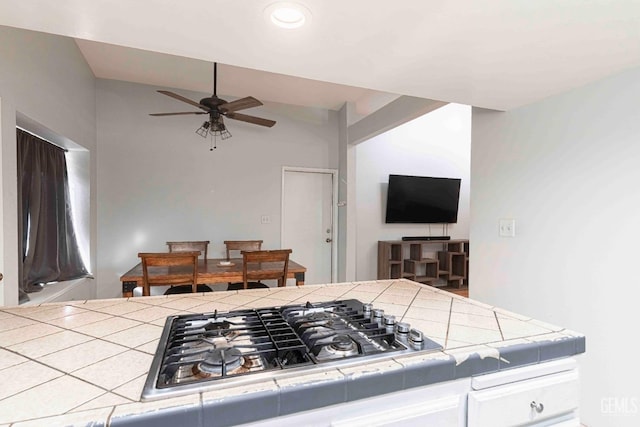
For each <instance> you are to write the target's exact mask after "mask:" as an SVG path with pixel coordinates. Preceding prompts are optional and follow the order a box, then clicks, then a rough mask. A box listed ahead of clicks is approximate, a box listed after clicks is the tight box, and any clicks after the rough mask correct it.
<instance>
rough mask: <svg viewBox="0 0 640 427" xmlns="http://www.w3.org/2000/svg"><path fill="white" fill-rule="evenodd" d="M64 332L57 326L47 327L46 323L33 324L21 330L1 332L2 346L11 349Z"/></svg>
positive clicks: (0, 344)
mask: <svg viewBox="0 0 640 427" xmlns="http://www.w3.org/2000/svg"><path fill="white" fill-rule="evenodd" d="M62 331H63V329H60V328H58V327H56V326H52V325H47V324H46V323H32V324H29V325H27V326H23V327H20V328H16V329H10V330H8V331H4V332H0V346H2V347H10V346H12V345H14V344H18V343H21V342H25V341H29V340H32V339H34V338H38V337H42V336H44V335H51V334H55V333H58V332H62Z"/></svg>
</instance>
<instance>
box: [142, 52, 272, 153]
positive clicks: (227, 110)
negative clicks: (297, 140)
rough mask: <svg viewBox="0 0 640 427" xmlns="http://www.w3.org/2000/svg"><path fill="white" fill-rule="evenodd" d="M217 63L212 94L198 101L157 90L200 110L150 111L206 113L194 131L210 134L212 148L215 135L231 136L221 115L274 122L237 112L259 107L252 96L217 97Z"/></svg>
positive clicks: (268, 123)
mask: <svg viewBox="0 0 640 427" xmlns="http://www.w3.org/2000/svg"><path fill="white" fill-rule="evenodd" d="M217 83H218V63H217V62H214V63H213V95H212V96H210V97H208V98H202V99H201V100H200V102H195V101H192V100H190V99H189V98H185V97H184V96H182V95H178V94H177V93H174V92H170V91H168V90H159V91H158V92H160V93H161V94H163V95H167V96H170V97H172V98H175V99H177V100H178V101H182V102H186V103H187V104H190V105H193V106H194V107H197V108H199V109H200V110H202V111H186V112H179V113H152V114H149V115H150V116H178V115H186V114H208V115H209V120H207V121H205V122H204V123H203V124H202V126H200V128H198V130H196V133H197V134H198V135H200V136H202V137H203V138H206V137H207V136H208V135H211V136H212V137H213V138H212V139H213V140H214V146H213V148H217V147H216V146H215V139H216V137H218V136H220V138H221V139H227V138H230V137H231V132H229V130H227V127H226V126H225V124H224V121H223V117H227V118H229V119H233V120H239V121H241V122H247V123H251V124H254V125H259V126H266V127H272V126H273V125H275V124H276V122H275V121H273V120H269V119H263V118H262V117H255V116H250V115H247V114H242V113H237V111H240V110H246V109H247V108H253V107H259V106H261V105H263V104H262V102H260V101H258V100H257V99H256V98H254V97H253V96H247V97H245V98H240V99H237V100H235V101H231V102H227V101H225V100H224V99H221V98H218V95H217V86H218V84H217Z"/></svg>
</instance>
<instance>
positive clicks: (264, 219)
mask: <svg viewBox="0 0 640 427" xmlns="http://www.w3.org/2000/svg"><path fill="white" fill-rule="evenodd" d="M260 224H271V217H270V216H269V215H262V216H261V217H260Z"/></svg>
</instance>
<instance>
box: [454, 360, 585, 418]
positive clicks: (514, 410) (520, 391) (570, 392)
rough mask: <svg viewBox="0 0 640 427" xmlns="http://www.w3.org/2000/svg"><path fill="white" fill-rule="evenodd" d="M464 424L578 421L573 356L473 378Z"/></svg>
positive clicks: (578, 393)
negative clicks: (465, 422)
mask: <svg viewBox="0 0 640 427" xmlns="http://www.w3.org/2000/svg"><path fill="white" fill-rule="evenodd" d="M472 388H473V390H472V391H470V392H469V398H468V418H467V423H468V427H484V426H491V427H500V426H552V425H556V426H558V425H562V426H570V425H579V424H580V423H579V421H578V420H579V417H578V405H579V396H580V390H579V377H578V370H577V368H576V366H575V360H573V359H564V360H562V361H557V362H549V363H546V364H540V365H535V366H531V367H526V368H521V369H514V370H513V371H504V372H498V373H495V374H489V375H483V376H480V377H477V378H474V380H473V381H472Z"/></svg>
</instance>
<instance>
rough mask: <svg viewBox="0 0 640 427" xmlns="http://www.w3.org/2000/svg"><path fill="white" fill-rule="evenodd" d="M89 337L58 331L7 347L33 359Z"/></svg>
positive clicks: (79, 342)
mask: <svg viewBox="0 0 640 427" xmlns="http://www.w3.org/2000/svg"><path fill="white" fill-rule="evenodd" d="M91 339H92V338H91V337H89V336H87V335H84V334H79V333H77V332H73V331H60V332H57V333H55V334H51V335H45V336H43V337H39V338H34V339H32V340H29V341H24V342H21V343H18V344H14V345H11V346H8V348H9V349H10V350H12V351H15V352H17V353H20V354H23V355H25V356H27V357H30V358H34V359H35V358H38V357H41V356H45V355H47V354H51V353H55V352H57V351H60V350H64V349H65V348H69V347H73V346H74V345H78V344H81V343H83V342H87V341H89V340H91Z"/></svg>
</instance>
